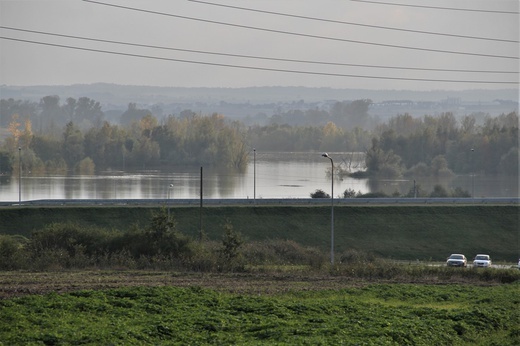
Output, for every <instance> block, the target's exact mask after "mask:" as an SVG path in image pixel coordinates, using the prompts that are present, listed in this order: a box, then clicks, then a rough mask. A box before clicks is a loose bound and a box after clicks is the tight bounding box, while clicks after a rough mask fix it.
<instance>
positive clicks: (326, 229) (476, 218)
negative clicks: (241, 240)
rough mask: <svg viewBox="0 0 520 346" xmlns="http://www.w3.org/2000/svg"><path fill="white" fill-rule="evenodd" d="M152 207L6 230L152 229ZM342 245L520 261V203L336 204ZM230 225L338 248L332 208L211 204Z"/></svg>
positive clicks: (7, 218)
mask: <svg viewBox="0 0 520 346" xmlns="http://www.w3.org/2000/svg"><path fill="white" fill-rule="evenodd" d="M158 210H159V208H149V207H42V208H37V207H31V208H4V209H0V233H7V234H21V235H25V236H29V235H30V233H31V231H33V230H36V229H41V228H42V227H44V226H45V225H46V224H49V223H52V222H67V221H73V222H78V223H82V224H89V225H96V226H99V227H103V228H108V229H119V230H126V229H128V228H129V227H131V226H132V225H138V226H140V227H145V226H146V225H148V223H149V221H150V218H151V216H152V212H154V211H158ZM334 210H335V243H336V252H337V253H338V254H340V253H341V252H342V251H345V250H347V249H358V250H362V251H368V252H373V253H375V254H377V255H381V256H385V257H392V258H395V259H409V260H413V259H420V260H428V259H432V260H444V259H445V258H446V257H447V256H448V255H449V254H450V253H454V252H460V253H464V254H466V256H468V257H472V256H474V255H475V254H476V253H489V254H490V255H491V256H492V257H493V259H494V260H495V261H497V260H503V261H509V262H511V261H515V260H516V259H517V256H519V252H520V250H519V248H520V247H519V234H520V233H519V232H520V227H519V224H520V220H519V211H520V208H519V207H518V206H490V205H480V206H473V205H471V206H336V207H335V209H334ZM171 213H172V215H173V216H174V218H175V220H176V221H177V228H178V229H179V230H180V231H182V232H183V233H186V234H189V235H192V236H194V237H196V236H198V233H199V225H200V215H201V211H200V209H199V208H198V207H177V208H172V209H171ZM226 221H230V222H231V224H232V225H233V227H234V229H235V230H236V231H239V232H241V233H242V234H243V236H244V237H245V238H246V240H249V241H254V240H263V239H290V240H294V241H296V242H299V243H301V244H304V245H309V246H317V247H320V248H322V249H323V250H324V251H327V250H328V249H329V246H330V230H331V227H330V207H326V206H318V207H308V206H306V207H289V206H287V207H286V206H277V207H251V206H248V207H205V208H203V209H202V225H203V229H204V233H205V234H206V235H207V236H208V237H209V238H212V239H220V237H221V236H222V233H223V231H222V225H223V224H224V223H225V222H226Z"/></svg>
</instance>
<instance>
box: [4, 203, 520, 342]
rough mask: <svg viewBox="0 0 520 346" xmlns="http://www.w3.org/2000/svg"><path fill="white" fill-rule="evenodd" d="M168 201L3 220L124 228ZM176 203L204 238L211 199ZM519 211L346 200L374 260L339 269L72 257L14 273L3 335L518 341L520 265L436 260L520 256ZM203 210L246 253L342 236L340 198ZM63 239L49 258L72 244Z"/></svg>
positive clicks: (361, 250) (351, 224)
mask: <svg viewBox="0 0 520 346" xmlns="http://www.w3.org/2000/svg"><path fill="white" fill-rule="evenodd" d="M159 210H160V208H126V207H67V208H63V207H57V208H34V207H31V208H3V209H0V230H1V233H4V234H11V235H17V237H18V236H26V237H30V236H31V232H32V231H34V230H40V229H42V228H44V227H45V226H46V225H49V224H53V223H66V222H70V221H74V222H75V223H78V224H82V225H85V226H87V225H88V226H89V227H92V226H93V227H100V228H103V229H105V230H110V232H112V230H114V231H115V230H120V231H123V232H124V231H126V230H129V229H131V228H139V229H140V228H146V227H147V226H149V225H150V222H151V220H152V219H153V217H152V214H153V213H154V212H157V211H159ZM171 211H172V214H173V215H174V218H175V220H176V223H177V229H178V230H179V231H181V232H182V233H183V234H186V235H188V236H190V237H192V238H197V237H198V235H199V217H200V214H199V213H200V210H199V209H198V208H194V207H182V208H172V210H171ZM518 211H519V208H518V206H424V207H419V206H385V207H378V206H370V207H359V206H356V207H337V208H336V210H335V215H336V220H335V221H336V222H335V230H336V253H337V259H338V263H339V262H341V261H339V259H340V258H342V256H344V255H350V256H354V257H355V256H357V255H361V258H357V259H356V258H349V259H347V260H345V261H344V262H343V263H339V264H337V265H336V266H333V267H331V266H328V265H325V266H323V265H320V266H317V267H313V266H312V265H301V264H293V265H287V264H286V263H282V264H279V263H276V264H274V265H273V264H269V265H249V264H248V265H246V266H244V267H243V268H241V270H242V271H241V272H238V273H237V272H223V273H219V272H218V271H209V272H204V271H200V272H196V271H192V272H180V271H174V270H170V271H164V270H128V267H124V268H125V270H110V271H107V270H102V269H100V268H98V269H97V270H89V269H88V268H87V269H83V270H78V269H75V270H67V269H63V268H66V267H63V266H59V267H56V268H60V269H61V270H56V268H55V269H54V270H52V268H51V270H47V271H38V272H34V271H16V270H13V271H5V272H0V345H186V344H190V345H212V344H213V345H228V344H240V345H264V344H265V345H338V344H342V345H399V346H400V345H428V346H429V345H468V346H469V345H501V346H502V345H506V346H507V345H511V346H512V345H518V344H520V296H519V295H518V292H519V291H520V271H519V270H518V269H496V268H491V269H482V270H480V269H470V268H468V269H463V268H447V267H445V266H430V265H428V264H429V261H430V260H436V261H444V260H445V257H446V256H447V255H449V253H451V252H463V253H466V255H467V256H468V257H471V256H472V255H473V254H475V253H478V252H485V253H489V254H491V255H492V257H493V259H494V261H495V263H496V262H497V261H507V262H509V263H511V262H514V261H516V259H517V256H518V251H519V246H518V235H519V233H518V232H519V219H518ZM162 212H164V210H162ZM202 221H203V228H204V233H205V235H206V236H207V237H208V238H210V239H214V240H219V239H221V238H222V235H223V225H224V224H225V223H226V222H229V223H231V224H232V225H233V228H234V229H235V230H236V231H238V232H240V233H241V234H242V235H243V237H244V238H245V240H246V241H247V242H248V243H247V244H245V245H244V246H245V247H244V249H245V251H248V250H247V249H259V247H256V248H255V247H254V245H252V244H253V243H254V242H261V241H269V240H274V242H272V243H269V242H268V243H261V244H260V245H258V244H257V245H256V246H260V247H266V246H267V245H269V246H278V248H279V249H280V250H284V249H285V250H290V249H293V251H295V250H299V251H300V252H297V254H301V253H302V252H301V251H303V248H302V247H300V246H299V245H297V244H302V245H303V246H312V247H317V248H319V249H321V251H322V252H323V253H327V252H328V249H329V246H330V208H328V207H208V208H204V209H203V211H202ZM85 229H90V228H85ZM48 232H50V231H48ZM57 234H65V233H57ZM74 234H76V235H79V234H80V233H74ZM111 234H112V233H111ZM72 240H74V239H72ZM276 240H288V241H286V242H284V241H276ZM216 243H218V242H216ZM262 244H263V245H262ZM6 249H8V247H6ZM51 249H52V248H51ZM77 249H79V248H77ZM285 250H284V251H285ZM52 251H54V250H52ZM60 251H62V250H61V249H56V251H55V252H56V253H54V252H52V253H47V254H46V256H49V258H50V257H52V258H54V257H56V256H58V257H60V256H63V254H61V252H60ZM370 254H374V255H375V257H373V258H372V257H370ZM246 255H247V254H244V256H245V257H247V256H246ZM285 255H286V256H287V255H288V254H285ZM53 256H54V257H53ZM44 258H46V257H44ZM60 258H61V257H60ZM74 258H75V257H74ZM82 258H83V257H81V256H80V257H79V258H75V259H76V260H78V261H79V260H81V259H82ZM288 258H289V257H288ZM83 259H84V258H83ZM392 259H400V260H405V261H402V262H399V263H396V262H395V261H393V260H392ZM416 259H419V260H421V261H420V262H416V261H415V260H416ZM422 261H427V263H426V265H425V264H424V263H423V264H421V263H422ZM71 267H72V268H74V266H71ZM116 267H117V266H116ZM111 268H114V266H112V267H111ZM122 268H123V267H122Z"/></svg>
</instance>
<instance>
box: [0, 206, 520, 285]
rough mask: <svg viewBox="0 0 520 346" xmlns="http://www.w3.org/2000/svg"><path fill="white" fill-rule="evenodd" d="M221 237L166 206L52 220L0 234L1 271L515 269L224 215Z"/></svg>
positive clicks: (496, 277) (392, 277) (475, 274)
mask: <svg viewBox="0 0 520 346" xmlns="http://www.w3.org/2000/svg"><path fill="white" fill-rule="evenodd" d="M221 227H222V229H221V232H222V236H221V240H220V241H219V240H210V239H202V240H200V239H193V238H192V237H190V236H188V235H185V234H184V233H182V232H181V231H180V230H178V229H177V225H176V223H175V221H174V220H173V219H171V218H170V217H168V216H167V214H166V213H165V211H164V210H161V211H159V212H158V213H156V214H154V216H153V218H152V220H151V222H150V224H149V225H147V226H145V227H142V228H140V227H138V226H133V227H131V228H130V229H129V230H127V231H118V230H107V229H103V228H98V227H92V226H90V227H86V226H82V225H78V224H76V223H72V222H69V223H53V224H50V225H48V226H46V227H44V228H43V229H41V230H37V231H35V232H33V234H32V235H31V237H29V238H25V237H21V236H9V235H0V270H37V271H44V270H62V269H118V270H122V269H131V270H135V269H146V270H175V271H191V272H260V271H261V272H273V271H276V272H279V271H284V272H298V273H300V274H301V273H307V274H309V275H310V274H313V273H314V274H323V275H336V276H343V277H352V278H363V279H367V280H379V281H380V280H389V281H398V282H399V281H406V282H409V281H414V280H417V281H429V282H435V281H443V282H446V281H450V280H454V281H461V280H462V281H481V282H500V283H509V282H513V281H516V280H519V279H520V271H518V270H503V269H500V270H498V269H493V268H491V269H486V270H469V269H455V268H446V267H439V266H431V265H427V264H425V265H420V266H417V265H406V264H400V263H397V262H396V261H392V260H389V259H385V258H382V257H380V256H377V255H375V254H374V253H370V252H364V251H360V250H356V249H347V250H345V251H343V252H340V253H338V254H337V255H336V262H335V265H334V266H331V265H330V263H329V257H328V253H324V252H323V251H322V250H321V249H320V248H318V247H310V246H304V245H302V244H300V243H297V242H295V241H293V240H285V239H266V240H262V241H257V240H255V241H246V240H245V239H244V238H243V236H242V234H241V233H240V232H237V231H235V230H234V228H233V225H232V224H231V223H229V222H227V223H224V224H223V225H222V226H221Z"/></svg>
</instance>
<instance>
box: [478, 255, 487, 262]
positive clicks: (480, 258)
mask: <svg viewBox="0 0 520 346" xmlns="http://www.w3.org/2000/svg"><path fill="white" fill-rule="evenodd" d="M475 259H476V260H482V261H487V260H489V256H483V255H481V256H477V257H475Z"/></svg>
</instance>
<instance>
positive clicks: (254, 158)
mask: <svg viewBox="0 0 520 346" xmlns="http://www.w3.org/2000/svg"><path fill="white" fill-rule="evenodd" d="M253 200H254V202H255V204H256V149H254V148H253Z"/></svg>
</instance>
